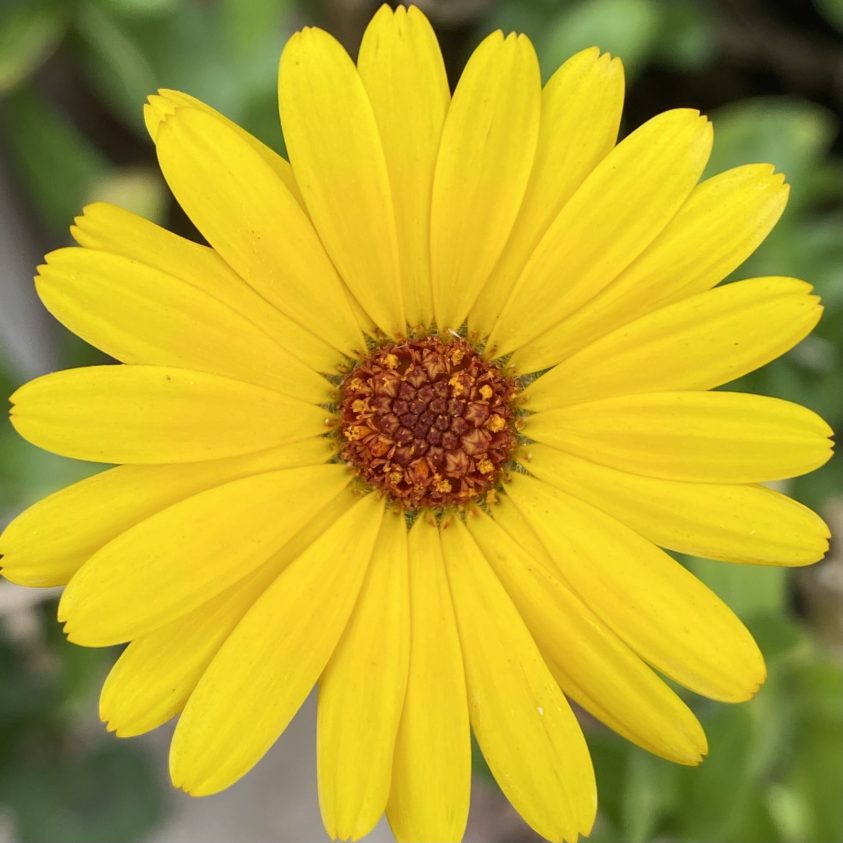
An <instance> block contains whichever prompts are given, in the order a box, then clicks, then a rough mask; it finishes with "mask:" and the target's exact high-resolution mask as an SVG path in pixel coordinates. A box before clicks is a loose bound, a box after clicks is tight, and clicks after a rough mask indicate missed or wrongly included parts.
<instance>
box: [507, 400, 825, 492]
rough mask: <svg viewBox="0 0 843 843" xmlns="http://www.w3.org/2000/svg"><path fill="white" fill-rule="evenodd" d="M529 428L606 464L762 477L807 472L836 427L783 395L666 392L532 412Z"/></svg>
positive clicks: (696, 478) (720, 478) (733, 479)
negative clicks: (776, 396)
mask: <svg viewBox="0 0 843 843" xmlns="http://www.w3.org/2000/svg"><path fill="white" fill-rule="evenodd" d="M524 432H525V433H526V435H527V436H528V437H530V438H531V439H534V440H536V441H537V442H542V443H544V444H545V445H550V446H551V447H554V448H559V449H560V450H562V451H567V452H568V453H571V454H575V455H577V456H581V457H585V458H586V459H590V460H593V461H594V462H598V463H601V464H603V465H608V466H611V467H612V468H618V469H620V470H622V471H631V472H632V473H634V474H644V475H647V476H648V477H664V478H667V479H668V480H689V481H691V482H698V483H763V482H765V481H768V480H781V479H782V478H785V477H796V476H797V475H800V474H806V473H807V472H809V471H813V470H814V469H815V468H817V467H819V466H821V465H822V464H823V463H825V462H826V461H827V460H828V459H829V457H830V456H831V443H830V442H829V440H828V437H829V436H830V435H831V433H832V431H831V428H830V427H829V426H828V425H827V424H826V423H825V422H824V421H823V420H822V419H821V418H820V417H819V416H818V415H817V414H816V413H812V412H811V411H810V410H807V409H805V407H801V406H800V405H799V404H792V403H791V402H789V401H782V400H780V399H778V398H767V397H766V396H763V395H747V394H743V393H739V392H660V393H656V394H652V395H629V396H622V397H619V398H607V399H605V400H603V401H594V402H592V403H590V404H578V405H576V406H574V407H564V408H562V409H560V410H551V411H549V412H546V413H537V414H536V415H534V416H529V417H528V419H527V424H526V426H525V431H524Z"/></svg>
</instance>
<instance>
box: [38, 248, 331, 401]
mask: <svg viewBox="0 0 843 843" xmlns="http://www.w3.org/2000/svg"><path fill="white" fill-rule="evenodd" d="M46 261H47V265H46V266H41V267H39V275H38V277H37V278H36V279H35V286H36V288H37V290H38V295H39V296H40V297H41V301H42V302H44V305H45V306H46V308H47V310H49V311H50V313H52V314H53V316H55V317H56V319H58V320H59V321H60V322H61V323H62V324H64V325H65V326H67V327H68V328H69V329H70V330H71V331H73V332H74V333H75V334H77V335H78V336H80V337H82V339H84V340H86V341H87V342H89V343H91V345H94V346H96V347H97V348H99V349H100V350H101V351H104V352H105V353H106V354H108V355H110V356H111V357H114V358H116V359H118V360H120V361H121V362H123V363H146V364H150V365H153V366H175V367H178V368H183V369H196V370H197V371H200V372H210V373H211V374H215V375H223V376H224V377H229V378H235V379H238V380H242V381H245V382H247V383H254V384H256V385H258V386H265V387H268V388H270V389H274V390H276V391H278V392H281V393H283V394H284V395H289V396H290V397H291V398H298V399H299V400H301V401H310V402H312V403H314V404H324V403H327V402H328V400H329V397H330V392H331V385H330V384H329V383H328V381H326V380H325V379H324V378H322V377H320V376H319V375H317V374H316V373H315V372H314V371H313V369H311V368H310V367H308V366H306V365H305V364H304V363H302V362H301V361H299V360H297V359H296V358H295V357H293V356H292V355H291V354H290V353H289V352H288V351H285V350H284V349H283V348H281V346H280V345H278V344H277V343H276V342H274V341H273V340H272V338H271V337H269V336H268V335H267V334H265V333H264V332H263V331H261V330H260V329H259V328H257V327H256V326H255V325H253V324H252V323H251V322H249V321H248V320H247V319H246V318H245V317H243V316H241V315H239V314H238V313H237V312H236V311H234V310H232V309H231V308H230V307H228V306H227V305H225V304H223V303H222V302H220V301H219V300H218V299H216V298H214V297H213V296H212V295H210V294H208V293H206V292H204V291H203V290H201V289H200V288H199V287H197V286H194V285H191V284H188V283H185V282H184V281H182V280H180V279H179V278H178V277H176V276H173V275H170V274H169V273H164V272H161V271H159V270H157V269H153V268H152V267H149V266H144V265H143V264H141V263H137V262H135V261H132V260H130V259H129V258H125V257H122V256H120V255H112V254H109V253H107V252H96V251H93V250H91V249H79V248H71V249H59V250H58V251H56V252H51V253H50V254H49V255H47V257H46Z"/></svg>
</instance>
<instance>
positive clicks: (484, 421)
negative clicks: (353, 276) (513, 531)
mask: <svg viewBox="0 0 843 843" xmlns="http://www.w3.org/2000/svg"><path fill="white" fill-rule="evenodd" d="M517 391H518V385H517V383H516V381H515V380H513V379H511V378H507V377H505V376H504V375H503V373H502V372H501V370H500V369H498V368H497V367H496V366H494V365H492V364H491V363H489V362H487V361H486V360H484V359H483V358H482V357H481V356H480V355H479V354H478V353H477V352H476V351H475V350H474V349H473V348H472V346H471V345H470V344H469V343H467V342H466V341H465V340H461V339H460V340H452V341H450V342H444V341H443V340H441V339H438V338H437V337H425V338H423V339H416V340H410V341H407V342H402V343H393V344H389V345H385V346H381V347H380V348H378V349H377V350H376V351H374V352H373V353H372V354H371V355H370V356H369V357H368V358H366V359H365V360H364V361H363V362H362V363H360V364H359V365H358V366H356V367H355V368H354V369H353V370H352V371H351V372H350V373H349V374H348V375H347V376H346V378H345V379H344V380H343V383H342V386H341V394H342V399H341V405H340V418H341V421H342V436H343V439H344V445H343V449H342V455H343V458H344V459H345V460H346V461H347V462H349V463H351V464H352V465H353V466H355V468H356V469H357V470H358V472H359V474H360V475H361V477H363V479H364V480H365V481H366V482H367V483H369V484H371V485H372V486H375V487H376V488H379V489H382V490H383V491H384V492H386V493H387V494H388V495H389V497H390V498H391V499H392V500H394V501H396V502H397V503H399V504H401V505H402V506H404V507H406V508H408V509H415V508H418V507H433V508H438V507H443V506H449V505H453V504H460V503H465V502H466V501H468V500H470V499H472V498H475V497H477V496H478V495H482V494H483V493H484V492H486V491H487V490H488V489H490V488H491V487H492V486H493V485H494V484H495V483H496V482H497V480H498V478H499V476H500V473H501V469H502V467H503V466H504V464H505V463H506V462H507V460H509V458H510V456H511V454H512V451H513V448H514V446H515V443H516V436H515V432H514V425H513V419H514V415H515V412H514V408H513V405H512V399H513V398H514V396H515V394H516V392H517Z"/></svg>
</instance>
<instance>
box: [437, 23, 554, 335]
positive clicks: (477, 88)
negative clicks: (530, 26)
mask: <svg viewBox="0 0 843 843" xmlns="http://www.w3.org/2000/svg"><path fill="white" fill-rule="evenodd" d="M540 103H541V78H540V74H539V65H538V60H537V58H536V53H535V50H534V49H533V45H532V44H531V43H530V41H529V40H528V39H527V37H526V36H524V35H516V34H515V33H510V35H508V36H507V37H506V38H504V36H503V34H502V33H501V32H494V33H492V34H491V35H489V36H488V37H487V38H486V39H485V40H484V41H483V42H482V43H481V44H480V46H479V47H477V49H476V50H475V51H474V53H473V55H472V56H471V58H470V59H469V60H468V63H467V64H466V66H465V70H464V71H463V73H462V76H461V77H460V81H459V83H458V85H457V88H456V90H455V91H454V99H453V102H452V103H451V107H450V109H449V110H448V116H447V117H446V119H445V127H444V129H443V131H442V143H441V146H440V147H439V157H438V159H437V162H436V173H435V176H434V179H433V198H432V206H431V212H430V214H431V216H430V259H431V271H432V277H433V305H434V310H435V312H436V321H437V324H438V325H439V327H440V329H442V330H445V329H448V328H451V329H453V330H456V329H458V328H459V327H460V325H462V323H463V320H464V319H465V317H466V316H467V315H468V311H469V309H470V308H471V306H472V304H474V301H475V299H476V298H477V295H478V293H480V290H481V288H482V287H483V285H484V284H485V283H486V281H487V280H488V278H489V274H490V273H491V271H492V269H493V268H494V266H495V263H496V261H497V259H498V257H499V256H500V254H501V251H502V250H503V247H504V245H505V243H506V239H507V237H508V236H509V232H510V230H511V229H512V224H513V223H514V222H515V218H516V216H517V214H518V208H519V207H520V205H521V200H522V199H523V197H524V191H525V190H526V188H527V181H528V179H529V178H530V170H531V169H532V166H533V159H534V156H535V151H536V142H537V138H538V132H539V116H540V109H541V105H540Z"/></svg>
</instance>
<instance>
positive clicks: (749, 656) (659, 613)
mask: <svg viewBox="0 0 843 843" xmlns="http://www.w3.org/2000/svg"><path fill="white" fill-rule="evenodd" d="M507 490H508V491H509V493H510V496H511V498H512V502H513V503H514V504H515V506H517V507H518V509H520V510H521V513H522V515H524V517H525V518H526V519H527V521H528V522H529V523H530V525H531V527H532V528H533V529H534V530H535V532H536V534H537V535H538V537H539V538H540V539H541V541H542V543H543V544H544V545H545V547H546V548H547V552H548V553H549V555H550V556H551V558H552V559H553V561H554V563H555V565H556V569H557V572H558V574H559V575H560V576H561V578H562V579H563V581H564V582H566V583H567V584H568V585H569V586H570V587H571V588H572V589H573V591H574V592H576V593H577V594H578V595H579V596H580V598H581V599H582V600H583V602H585V603H586V604H587V605H588V606H589V607H590V608H591V609H592V610H593V611H594V612H595V613H596V614H597V615H598V616H599V617H600V618H601V619H602V620H603V622H604V623H606V624H607V625H608V626H609V627H611V629H613V630H614V631H615V632H616V633H617V634H618V635H619V636H620V637H621V638H622V639H623V640H624V641H626V643H627V644H629V646H630V647H632V648H633V649H634V650H635V651H636V652H637V653H638V654H639V655H640V656H641V657H642V658H643V659H644V660H645V661H648V662H649V663H650V664H652V665H653V666H654V667H655V668H656V669H657V670H660V671H661V672H662V673H665V674H667V675H668V676H670V677H671V678H672V679H675V680H676V681H677V682H679V683H681V684H682V685H685V686H686V687H687V688H690V689H691V690H692V691H695V692H696V693H698V694H703V695H704V696H707V697H711V698H712V699H717V700H723V701H726V702H739V701H742V700H746V699H749V698H750V697H751V696H752V695H753V694H754V693H755V692H756V691H757V690H758V688H759V686H760V685H761V683H762V682H763V681H764V678H765V676H766V671H765V668H764V659H763V657H762V656H761V652H760V651H759V649H758V646H757V645H756V643H755V641H754V640H753V638H752V636H751V635H750V634H749V632H748V630H747V629H746V627H745V626H744V625H743V624H742V623H741V622H740V620H738V618H737V617H736V616H735V614H734V613H733V612H732V611H731V610H730V609H729V608H728V606H726V605H725V603H723V602H722V601H721V600H720V599H719V598H718V597H717V596H716V595H715V594H713V593H712V592H711V591H709V590H708V589H707V588H706V587H705V586H704V585H703V584H702V583H701V582H700V581H699V580H697V579H696V578H695V577H694V576H693V575H692V574H690V573H689V572H688V571H687V570H686V569H685V568H683V567H682V566H681V565H680V564H679V563H678V562H676V561H675V560H673V559H671V558H670V557H669V556H668V555H667V554H666V553H664V552H663V551H661V550H659V549H658V548H657V547H656V546H655V545H653V544H651V543H650V542H648V541H647V540H646V539H643V538H641V537H640V536H639V535H638V534H637V533H634V532H633V531H632V530H630V529H629V528H628V527H625V526H624V525H623V524H621V523H620V522H619V521H616V520H615V519H613V518H611V517H610V516H608V515H605V514H604V513H602V512H601V511H599V510H597V509H595V508H594V507H592V506H590V505H589V504H586V503H583V502H582V501H579V500H577V499H576V498H572V497H570V496H568V495H566V494H564V493H562V492H560V491H558V490H556V489H553V488H551V487H550V486H548V485H546V484H545V483H542V482H540V481H539V480H535V479H533V478H531V477H526V476H524V475H517V476H515V477H513V478H512V482H511V483H510V484H509V485H508V487H507Z"/></svg>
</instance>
